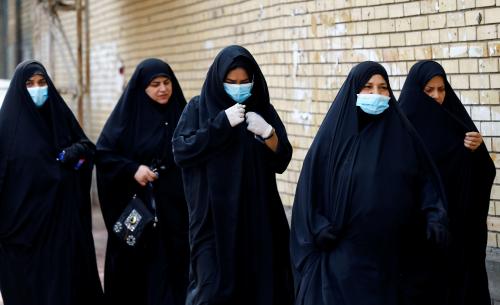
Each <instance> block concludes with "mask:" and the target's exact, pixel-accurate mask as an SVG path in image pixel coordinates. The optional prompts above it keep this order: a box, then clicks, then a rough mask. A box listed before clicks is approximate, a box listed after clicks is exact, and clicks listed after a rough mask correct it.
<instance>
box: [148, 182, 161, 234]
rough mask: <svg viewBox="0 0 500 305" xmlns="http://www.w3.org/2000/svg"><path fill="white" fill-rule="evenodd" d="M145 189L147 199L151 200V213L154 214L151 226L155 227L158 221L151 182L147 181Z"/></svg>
mask: <svg viewBox="0 0 500 305" xmlns="http://www.w3.org/2000/svg"><path fill="white" fill-rule="evenodd" d="M147 190H148V195H149V201H150V202H151V209H152V210H153V214H154V219H153V227H156V224H157V223H158V216H157V213H156V199H155V195H154V192H153V183H151V182H148V184H147Z"/></svg>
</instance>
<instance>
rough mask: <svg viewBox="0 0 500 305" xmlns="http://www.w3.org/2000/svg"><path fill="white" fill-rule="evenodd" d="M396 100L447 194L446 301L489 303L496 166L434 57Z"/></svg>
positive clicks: (420, 64)
mask: <svg viewBox="0 0 500 305" xmlns="http://www.w3.org/2000/svg"><path fill="white" fill-rule="evenodd" d="M399 102H400V104H401V108H402V109H403V111H404V112H405V113H406V115H407V116H408V119H409V120H410V121H411V122H412V123H413V125H414V126H415V128H416V130H417V131H418V133H419V134H420V136H421V138H422V140H423V141H424V142H425V144H426V146H427V148H428V150H429V152H430V154H431V156H432V158H433V159H434V162H435V163H436V165H437V167H438V169H439V172H440V174H441V178H442V181H443V184H444V187H445V191H446V195H447V198H448V215H449V218H450V233H451V243H450V245H451V246H450V249H449V254H448V255H449V259H448V260H447V262H448V272H447V284H448V289H449V304H453V305H462V304H463V305H465V304H467V305H472V304H479V305H486V304H490V303H491V301H490V295H489V291H488V277H487V274H486V268H485V261H484V260H485V256H486V253H485V251H486V241H487V231H488V230H487V226H486V217H487V215H488V208H489V201H490V191H491V186H492V184H493V179H494V178H495V166H494V164H493V161H492V160H491V158H490V156H489V154H488V150H487V149H486V146H485V145H484V143H483V141H482V137H481V134H480V133H479V132H477V128H476V126H475V125H474V123H473V122H472V119H471V118H470V116H469V115H468V114H467V111H466V110H465V108H464V106H463V105H462V103H461V102H460V100H459V99H458V97H457V95H456V94H455V92H454V91H453V89H452V88H451V86H450V84H449V83H448V81H447V79H446V73H445V71H444V70H443V68H442V67H441V65H439V64H438V63H437V62H434V61H430V60H426V61H421V62H418V63H417V64H415V65H414V66H413V67H412V68H411V70H410V73H409V74H408V77H407V78H406V82H405V84H404V86H403V89H402V91H401V96H400V98H399Z"/></svg>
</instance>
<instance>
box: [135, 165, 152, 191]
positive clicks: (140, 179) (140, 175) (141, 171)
mask: <svg viewBox="0 0 500 305" xmlns="http://www.w3.org/2000/svg"><path fill="white" fill-rule="evenodd" d="M134 179H135V181H137V183H139V184H140V185H141V186H146V184H148V182H153V181H155V180H156V179H158V176H157V175H156V173H155V172H153V171H152V170H150V169H149V167H147V166H146V165H140V166H139V168H138V169H137V171H136V172H135V175H134Z"/></svg>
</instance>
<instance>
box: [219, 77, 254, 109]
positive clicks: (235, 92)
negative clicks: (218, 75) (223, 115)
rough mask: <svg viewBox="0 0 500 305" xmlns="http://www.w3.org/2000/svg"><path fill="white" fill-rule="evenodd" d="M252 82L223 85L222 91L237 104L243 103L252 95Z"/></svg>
mask: <svg viewBox="0 0 500 305" xmlns="http://www.w3.org/2000/svg"><path fill="white" fill-rule="evenodd" d="M252 87H253V82H252V83H248V84H240V85H238V84H228V83H224V90H226V93H227V94H229V96H230V97H231V98H232V99H233V100H234V101H235V102H236V103H239V104H242V103H244V102H245V101H246V100H247V99H248V98H249V97H250V96H251V95H252V92H251V91H252Z"/></svg>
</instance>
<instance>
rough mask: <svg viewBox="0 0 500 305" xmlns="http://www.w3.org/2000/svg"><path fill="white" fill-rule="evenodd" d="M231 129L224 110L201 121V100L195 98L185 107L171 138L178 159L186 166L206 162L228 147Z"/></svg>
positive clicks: (175, 158)
mask: <svg viewBox="0 0 500 305" xmlns="http://www.w3.org/2000/svg"><path fill="white" fill-rule="evenodd" d="M200 125H201V126H200ZM232 131H233V129H232V127H231V125H230V124H229V120H228V119H227V116H226V113H225V112H224V111H221V112H219V113H218V114H217V116H215V117H214V118H213V119H209V120H208V121H207V122H204V123H203V124H200V123H199V103H198V99H197V98H193V100H191V102H189V103H188V104H187V106H186V108H184V111H183V112H182V115H181V117H180V119H179V123H178V124H177V128H176V129H175V131H174V136H173V138H172V149H173V153H174V160H175V162H176V163H177V165H179V166H180V167H183V168H184V167H190V166H197V165H199V164H201V163H204V162H206V161H207V160H209V159H210V158H211V157H212V156H213V155H215V154H216V153H218V152H220V151H221V150H223V149H224V148H225V145H226V144H228V142H229V141H228V140H229V139H230V138H231V135H232V134H233V133H232Z"/></svg>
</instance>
